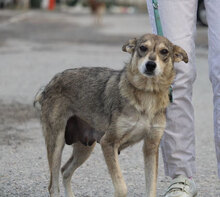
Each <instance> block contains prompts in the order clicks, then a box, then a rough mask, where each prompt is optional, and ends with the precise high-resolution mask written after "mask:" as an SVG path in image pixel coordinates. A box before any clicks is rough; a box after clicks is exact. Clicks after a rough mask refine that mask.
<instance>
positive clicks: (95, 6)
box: [88, 0, 106, 25]
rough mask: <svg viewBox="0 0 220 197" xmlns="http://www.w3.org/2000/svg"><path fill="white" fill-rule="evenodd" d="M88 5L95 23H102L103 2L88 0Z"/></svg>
mask: <svg viewBox="0 0 220 197" xmlns="http://www.w3.org/2000/svg"><path fill="white" fill-rule="evenodd" d="M88 5H89V7H90V9H91V13H92V14H93V15H94V16H95V24H96V25H102V19H103V15H104V14H105V12H106V4H105V2H100V1H98V0H88Z"/></svg>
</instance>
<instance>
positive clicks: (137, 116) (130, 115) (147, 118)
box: [116, 108, 153, 144]
mask: <svg viewBox="0 0 220 197" xmlns="http://www.w3.org/2000/svg"><path fill="white" fill-rule="evenodd" d="M152 119H153V117H152V114H148V113H140V112H138V111H137V110H136V109H135V108H129V109H126V110H125V111H124V112H123V113H122V114H121V116H119V118H118V120H117V125H116V126H117V136H118V138H120V139H121V143H122V144H123V143H128V144H133V143H136V142H138V141H140V140H142V139H143V138H144V136H145V135H146V134H147V133H148V132H149V130H150V127H151V121H152Z"/></svg>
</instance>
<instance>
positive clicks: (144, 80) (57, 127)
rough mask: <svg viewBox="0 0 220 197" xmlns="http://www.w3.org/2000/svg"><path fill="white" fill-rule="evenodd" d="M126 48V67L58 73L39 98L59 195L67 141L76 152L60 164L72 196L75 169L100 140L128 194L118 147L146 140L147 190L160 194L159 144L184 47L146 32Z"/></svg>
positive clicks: (119, 188)
mask: <svg viewBox="0 0 220 197" xmlns="http://www.w3.org/2000/svg"><path fill="white" fill-rule="evenodd" d="M122 50H123V51H125V52H128V53H130V54H131V59H130V62H129V63H127V64H126V65H125V67H124V68H123V69H122V70H113V69H110V68H101V67H94V68H75V69H69V70H65V71H63V72H62V73H59V74H57V75H56V76H55V77H54V78H53V79H52V80H51V81H50V83H49V84H48V85H47V86H46V87H45V89H44V90H43V91H41V92H40V93H39V94H38V95H37V96H36V99H35V102H39V103H40V105H41V123H42V127H43V133H44V137H45V142H46V147H47V156H48V162H49V168H50V175H51V176H50V185H49V192H50V196H52V197H58V196H59V181H58V179H59V169H60V163H61V154H62V150H63V147H64V144H65V142H66V143H67V144H69V145H70V144H72V145H73V154H72V156H71V157H70V159H69V161H68V162H67V163H66V164H65V165H64V166H63V167H62V174H63V183H64V187H65V195H66V196H67V197H73V196H74V195H73V193H72V190H71V184H70V180H71V177H72V175H73V172H74V171H75V170H76V169H77V168H78V167H79V166H80V165H81V164H82V163H83V162H84V161H85V160H86V159H87V158H88V157H89V155H90V153H91V152H92V150H93V148H94V146H95V144H96V142H98V143H100V144H101V146H102V150H103V154H104V158H105V161H106V164H107V166H108V170H109V173H110V175H111V178H112V182H113V185H114V188H115V197H125V196H126V195H127V188H126V184H125V182H124V180H123V177H122V173H121V170H120V167H119V163H118V153H119V152H120V151H121V150H122V149H124V148H126V147H127V146H130V145H132V144H135V143H137V142H139V141H140V140H144V146H143V153H144V161H145V176H146V187H147V196H148V197H155V196H156V180H157V165H158V147H159V143H160V139H161V137H162V135H163V131H164V128H165V110H166V107H167V106H168V104H169V96H168V95H169V87H170V85H171V83H172V82H173V79H174V75H175V72H174V67H173V64H174V62H179V61H182V60H183V61H185V62H187V61H188V57H187V54H186V52H185V51H184V50H183V49H182V48H180V47H178V46H176V45H173V44H172V43H171V42H170V41H169V40H167V39H166V38H164V37H160V36H156V35H153V34H146V35H144V36H142V37H140V38H138V39H136V38H135V39H131V40H129V41H128V42H127V43H126V44H125V45H124V46H123V47H122Z"/></svg>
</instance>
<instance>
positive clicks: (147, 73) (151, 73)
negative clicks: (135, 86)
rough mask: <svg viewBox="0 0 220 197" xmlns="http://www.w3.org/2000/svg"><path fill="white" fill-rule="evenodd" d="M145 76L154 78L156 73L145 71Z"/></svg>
mask: <svg viewBox="0 0 220 197" xmlns="http://www.w3.org/2000/svg"><path fill="white" fill-rule="evenodd" d="M144 75H146V76H148V77H153V76H155V72H154V71H153V72H150V71H147V70H145V71H144Z"/></svg>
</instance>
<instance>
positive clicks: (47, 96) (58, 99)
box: [35, 67, 121, 130]
mask: <svg viewBox="0 0 220 197" xmlns="http://www.w3.org/2000/svg"><path fill="white" fill-rule="evenodd" d="M120 76H121V71H120V72H119V71H115V70H112V69H109V68H100V67H94V68H75V69H69V70H65V71H64V72H62V73H59V74H57V75H56V76H55V77H54V78H53V79H52V80H51V81H50V82H49V84H48V85H47V86H46V87H45V89H44V90H43V91H42V92H41V93H40V94H38V95H37V96H36V99H35V103H36V102H39V103H40V105H41V108H42V109H41V112H42V114H41V115H42V117H45V118H46V117H47V119H48V117H50V119H52V120H50V121H55V119H57V118H59V121H60V119H62V118H64V119H66V118H67V117H68V116H71V114H76V115H78V116H79V117H81V118H82V119H84V120H85V121H87V122H88V123H89V124H90V125H91V126H94V125H95V126H97V127H98V128H97V129H100V128H99V127H102V130H103V128H106V127H107V126H108V125H109V122H108V121H111V114H112V112H113V111H114V110H119V109H120V104H121V103H120V102H119V101H121V99H120V98H119V97H120V93H119V81H120ZM60 105H63V106H62V107H61V106H60ZM56 110H59V111H57V112H56V113H51V112H52V111H56ZM60 110H61V111H60ZM50 114H59V117H54V115H53V117H51V115H50ZM107 120H108V121H107ZM65 121H67V120H65ZM98 125H99V126H98Z"/></svg>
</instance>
